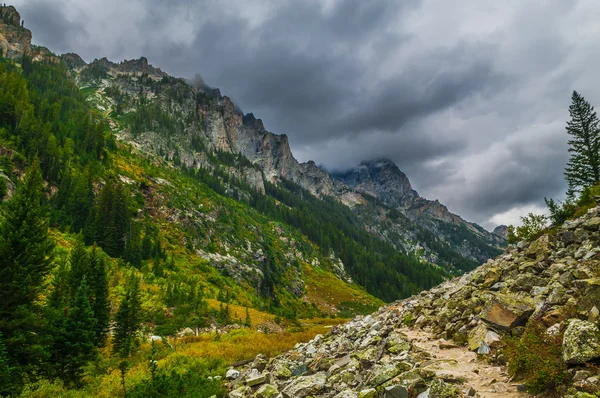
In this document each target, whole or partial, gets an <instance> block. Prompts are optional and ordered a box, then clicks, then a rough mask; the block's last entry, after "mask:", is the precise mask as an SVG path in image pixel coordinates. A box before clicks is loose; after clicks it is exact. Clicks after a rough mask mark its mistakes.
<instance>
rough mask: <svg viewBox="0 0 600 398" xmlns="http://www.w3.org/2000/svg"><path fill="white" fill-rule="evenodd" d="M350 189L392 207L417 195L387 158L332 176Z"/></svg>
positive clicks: (362, 163)
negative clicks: (373, 197) (375, 198)
mask: <svg viewBox="0 0 600 398" xmlns="http://www.w3.org/2000/svg"><path fill="white" fill-rule="evenodd" d="M333 176H334V178H336V179H337V180H339V181H342V182H343V183H345V184H346V185H349V186H350V187H352V188H354V189H356V190H358V191H361V192H364V193H367V194H369V195H371V196H375V197H377V198H380V199H381V200H382V201H383V202H384V203H386V204H388V205H392V206H398V205H404V204H406V203H408V202H410V201H411V200H412V199H414V198H417V197H418V196H419V194H418V193H417V191H415V190H414V189H412V186H411V185H410V181H409V180H408V177H407V176H406V174H404V173H403V172H402V171H401V170H400V169H399V168H398V166H397V165H396V164H395V163H394V162H392V161H391V160H389V159H387V158H376V159H373V160H366V161H362V162H360V164H359V165H358V166H357V167H355V168H353V169H350V170H348V171H346V172H342V173H337V174H334V175H333Z"/></svg>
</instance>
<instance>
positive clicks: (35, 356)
mask: <svg viewBox="0 0 600 398" xmlns="http://www.w3.org/2000/svg"><path fill="white" fill-rule="evenodd" d="M44 199H45V198H44V195H43V192H42V174H41V171H40V168H39V165H38V162H37V161H34V163H33V165H32V166H31V167H29V168H28V169H27V170H26V173H25V178H24V179H23V182H22V183H21V185H20V186H19V187H18V189H17V192H16V194H15V196H14V197H13V198H12V199H11V200H10V201H8V203H7V206H6V216H5V220H4V223H3V224H2V225H1V226H0V332H1V333H2V334H3V336H4V343H5V345H6V349H7V355H8V358H9V361H10V363H11V366H16V365H19V367H20V368H19V369H20V370H21V371H24V372H28V371H33V370H35V366H36V364H37V363H39V361H40V360H41V359H43V358H45V357H46V356H47V355H48V353H47V350H46V348H45V342H44V341H43V338H44V333H43V327H44V323H43V322H44V321H43V317H42V315H41V312H42V311H41V307H40V306H39V305H38V304H37V299H38V298H39V294H40V289H41V287H42V283H43V281H44V279H45V278H46V276H47V275H48V272H49V271H50V266H51V256H52V252H53V249H54V243H53V241H52V239H51V238H50V237H49V235H48V217H47V208H46V206H45V203H44Z"/></svg>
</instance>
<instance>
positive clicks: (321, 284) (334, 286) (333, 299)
mask: <svg viewBox="0 0 600 398" xmlns="http://www.w3.org/2000/svg"><path fill="white" fill-rule="evenodd" d="M302 272H303V273H304V275H305V278H306V279H305V280H306V285H307V288H306V290H307V294H306V300H307V301H308V302H310V303H313V304H315V305H316V306H317V307H318V308H319V309H320V310H321V311H324V312H326V313H330V314H336V313H338V311H339V309H340V308H339V307H340V305H342V304H345V303H348V302H355V303H357V304H366V305H370V306H372V307H374V308H377V307H379V306H382V305H383V301H381V300H379V299H377V298H374V297H372V296H370V295H369V294H368V293H367V292H365V291H364V290H363V289H362V288H361V287H359V286H358V285H354V284H352V285H350V284H348V283H346V282H344V281H342V280H340V279H339V278H338V277H336V276H335V275H333V274H332V273H331V272H327V271H325V270H323V269H321V268H317V267H313V266H310V265H308V264H305V265H304V266H303V267H302Z"/></svg>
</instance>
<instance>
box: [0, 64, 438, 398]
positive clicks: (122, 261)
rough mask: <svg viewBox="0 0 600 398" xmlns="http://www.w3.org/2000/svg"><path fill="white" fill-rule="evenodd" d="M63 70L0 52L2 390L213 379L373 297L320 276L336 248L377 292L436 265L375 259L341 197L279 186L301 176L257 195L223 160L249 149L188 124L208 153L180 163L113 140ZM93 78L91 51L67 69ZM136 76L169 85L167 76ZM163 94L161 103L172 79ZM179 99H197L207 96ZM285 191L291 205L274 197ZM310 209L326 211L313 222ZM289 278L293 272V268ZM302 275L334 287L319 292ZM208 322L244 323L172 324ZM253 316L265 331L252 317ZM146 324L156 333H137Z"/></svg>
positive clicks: (171, 387)
mask: <svg viewBox="0 0 600 398" xmlns="http://www.w3.org/2000/svg"><path fill="white" fill-rule="evenodd" d="M68 76H69V74H68V73H67V70H66V67H65V66H64V65H62V64H55V63H46V62H33V61H32V59H31V58H29V57H28V56H24V57H23V59H22V60H21V61H20V62H19V63H15V62H13V61H11V60H6V59H1V60H0V115H1V117H0V148H2V150H3V151H2V153H8V154H10V156H3V157H1V158H0V166H1V167H2V170H3V173H4V174H6V175H7V176H8V177H9V178H10V179H11V180H12V181H14V182H15V183H16V184H17V191H16V194H15V195H14V196H13V197H12V198H11V199H10V200H7V201H5V202H3V203H2V204H1V206H0V231H1V232H2V234H1V236H0V254H1V255H2V258H1V259H0V276H1V278H0V296H1V297H0V299H1V303H0V394H2V395H8V394H12V395H14V396H19V394H21V395H22V396H49V395H55V396H107V397H108V396H111V397H112V396H119V395H121V396H122V395H124V394H125V393H126V394H127V396H168V395H167V394H172V395H173V396H204V395H208V396H210V395H213V394H214V395H217V396H223V393H224V392H223V389H222V386H221V383H220V382H219V381H218V380H217V379H214V380H213V381H211V380H210V379H208V376H216V375H219V376H223V375H224V372H225V370H226V363H228V362H227V361H229V362H230V361H233V360H241V359H248V358H250V357H252V356H255V355H256V354H258V353H259V352H262V353H265V354H276V353H279V352H281V351H283V350H287V349H290V348H291V347H293V346H294V344H296V343H297V342H299V341H307V340H309V339H310V338H312V337H313V336H314V335H315V334H317V333H324V332H326V329H325V327H324V325H325V324H327V323H328V322H331V323H329V324H336V323H339V322H341V321H343V318H340V316H343V317H346V316H348V317H349V316H352V315H354V314H356V313H359V312H366V311H370V310H371V309H374V308H377V307H378V306H380V305H381V304H382V302H381V301H380V300H378V299H376V298H374V297H373V296H371V295H369V294H368V293H367V292H366V291H365V289H364V288H362V287H360V286H359V285H357V284H355V283H348V282H344V281H343V280H342V279H340V278H338V277H336V276H335V275H334V273H333V270H334V266H336V265H337V262H338V260H337V258H336V257H335V256H339V257H342V258H344V259H345V258H347V259H348V265H346V266H347V268H348V270H349V272H350V274H351V275H352V276H353V277H355V278H356V279H359V282H363V281H365V282H366V281H375V280H376V279H377V278H378V277H381V278H384V279H385V278H386V276H385V275H389V276H390V278H389V279H390V282H389V283H388V285H383V286H381V287H379V288H375V286H374V282H371V286H369V290H371V291H373V292H375V293H376V294H379V295H380V296H382V297H387V298H397V297H400V295H407V294H411V293H413V292H416V291H418V290H419V289H421V288H422V287H423V286H425V284H427V285H430V284H433V283H437V282H438V281H439V280H441V275H442V274H441V272H440V271H439V270H437V269H434V268H432V267H429V266H424V265H422V264H420V263H418V262H416V261H415V260H414V259H411V258H409V257H406V256H403V255H400V254H396V257H394V258H392V260H393V261H394V262H397V265H394V268H393V271H391V273H389V274H385V275H384V274H382V273H381V270H382V269H384V268H385V266H386V264H385V261H386V260H385V257H386V255H387V253H388V252H391V250H393V249H391V248H390V247H387V246H385V245H380V244H379V243H378V242H377V241H376V240H375V239H374V238H372V237H370V236H368V235H367V234H366V233H365V232H364V231H362V230H361V227H360V225H359V223H358V222H357V221H356V220H355V218H353V217H354V216H353V215H352V214H350V213H348V212H347V211H346V210H345V208H343V207H341V206H340V205H338V204H336V203H332V202H331V201H327V202H326V203H323V204H319V203H318V201H317V200H316V199H315V198H314V197H312V196H310V195H309V194H308V193H307V192H302V195H306V198H307V200H308V199H310V201H311V202H310V205H307V206H304V205H302V204H301V203H297V202H294V201H293V200H292V199H291V195H292V192H293V193H298V192H300V191H298V189H299V188H298V187H296V186H294V185H293V184H291V183H284V184H285V186H284V187H282V188H278V187H275V186H270V187H269V192H268V193H267V195H266V196H265V195H261V194H258V193H257V192H256V190H255V189H254V188H252V187H250V186H249V185H248V184H246V183H244V182H243V181H242V180H239V179H237V178H235V177H233V176H232V175H231V174H230V172H231V170H244V169H249V168H252V169H254V170H256V167H255V166H253V165H252V164H251V163H250V162H249V161H248V160H247V159H246V158H244V157H243V156H241V155H236V154H230V153H223V152H218V151H217V152H210V151H207V149H206V146H205V145H204V143H203V141H202V140H201V139H200V138H199V137H198V136H194V137H195V138H194V139H193V140H192V146H193V147H194V150H197V151H205V155H206V158H207V159H209V161H210V163H211V164H212V165H214V167H212V168H187V167H186V166H185V165H184V164H183V162H180V161H179V158H178V155H177V154H176V153H174V152H172V153H170V154H167V153H165V156H164V158H160V157H158V156H152V155H147V154H146V155H145V154H141V153H139V152H137V151H134V150H133V149H132V148H131V147H129V146H127V145H124V144H122V143H118V142H117V141H116V140H115V137H114V135H113V133H112V132H111V131H110V130H108V128H107V126H108V125H109V123H107V121H106V119H105V118H106V113H105V112H104V111H102V112H101V111H98V110H94V109H93V108H91V107H90V105H89V103H88V101H87V96H86V93H85V92H84V91H83V90H80V89H78V88H77V86H76V85H75V84H74V83H73V81H71V80H70V78H69V77H68ZM106 77H107V74H106V70H103V69H102V68H97V70H90V71H89V72H86V73H84V76H83V77H82V79H88V80H89V81H94V80H98V79H103V78H106ZM147 83H148V84H149V85H152V87H153V88H152V89H155V90H167V89H169V88H170V87H171V85H175V86H177V87H182V86H181V85H180V82H179V81H177V80H172V79H166V80H163V81H153V80H152V79H149V80H148V82H147ZM185 87H187V86H185ZM182 90H183V91H185V89H182ZM87 91H89V92H90V93H94V94H93V95H96V94H95V91H96V89H88V90H87ZM109 91H110V90H109ZM112 95H113V96H117V97H119V96H120V97H119V98H121V100H120V101H121V107H122V108H124V107H126V106H128V105H131V104H134V106H140V109H145V108H144V106H147V108H148V109H149V110H152V109H154V108H153V107H154V105H153V103H152V102H148V103H147V104H146V105H144V104H142V103H140V102H139V99H138V100H137V101H138V102H127V101H129V100H128V99H127V95H129V94H127V95H121V94H118V93H117V92H116V91H115V90H113V92H112ZM169 96H170V98H171V100H172V101H173V103H174V104H175V103H176V101H180V100H181V96H182V92H181V90H179V91H178V90H171V91H169ZM194 101H195V102H196V104H198V106H199V107H200V106H212V105H211V99H210V97H207V96H204V95H197V96H195V97H194ZM161 109H163V108H161ZM118 113H119V112H117V114H118ZM150 113H152V112H150ZM134 114H135V112H133V114H131V117H125V116H124V115H121V114H118V120H113V121H111V122H117V123H124V124H125V125H132V126H133V125H135V124H136V123H137V124H138V125H139V128H140V132H143V130H144V129H146V128H149V126H150V124H148V125H145V124H144V123H146V122H148V123H151V126H152V127H153V128H158V129H159V130H160V129H162V130H161V131H162V132H163V133H164V134H170V133H172V132H174V131H176V130H177V129H179V127H181V126H179V125H177V124H176V125H173V123H179V122H180V121H179V120H180V119H177V118H172V117H165V118H164V119H163V121H161V122H158V123H157V124H155V123H154V122H153V118H154V116H155V115H159V116H160V114H158V113H152V114H151V115H150V114H148V115H146V116H147V117H148V119H149V120H150V121H148V120H142V119H140V118H139V116H138V117H135V116H134ZM199 120H200V117H198V118H197V119H196V122H198V121H199ZM174 126H175V127H174ZM174 128H175V129H174ZM168 147H169V145H168V144H167V145H166V146H165V151H166V150H167V148H168ZM176 165H179V167H174V166H176ZM21 175H23V178H17V177H18V176H21ZM0 181H2V182H6V179H5V178H3V177H0ZM5 189H6V187H5V188H4V190H5ZM275 195H278V197H279V199H275V198H274V196H275ZM286 195H288V196H286ZM282 200H286V201H287V202H288V203H289V206H290V207H289V209H290V211H289V212H283V211H282V209H280V208H278V205H276V203H281V201H282ZM330 202H331V203H330ZM311 212H314V213H315V214H317V215H324V214H326V213H330V214H328V215H327V218H326V220H327V223H323V224H320V221H319V220H318V218H316V217H315V215H314V214H313V215H311V214H309V213H311ZM304 222H307V225H303V223H304ZM308 227H310V228H311V229H309V228H308ZM338 229H343V232H339V231H337V230H338ZM328 234H329V235H331V236H327V235H328ZM363 245H364V246H365V247H362V246H363ZM256 253H261V255H256ZM290 253H296V254H294V255H292V256H290V255H289V254H290ZM332 253H335V256H331V254H332ZM209 255H219V256H222V257H225V258H235V259H236V260H237V261H240V262H242V263H243V264H248V271H246V272H247V273H246V274H243V275H236V274H235V271H236V270H237V269H238V268H239V267H238V266H232V267H229V268H228V267H227V266H224V267H223V268H221V269H220V270H218V269H217V268H216V267H213V266H210V264H209V262H208V261H207V260H206V257H207V256H209ZM371 257H372V258H371ZM238 259H239V260H238ZM344 261H345V260H344ZM371 266H373V270H371V271H369V269H368V267H371ZM259 271H260V272H259ZM403 272H406V273H407V274H406V275H404V274H403ZM309 274H310V275H309ZM421 276H422V277H423V280H422V281H418V280H415V281H412V280H410V279H411V278H412V277H415V278H419V277H421ZM301 279H304V280H306V285H304V284H303V283H296V284H294V283H295V281H299V280H301ZM323 284H324V285H323ZM317 285H318V286H327V287H329V286H331V290H330V292H331V294H330V295H329V293H328V292H329V290H328V289H323V288H319V289H316V288H315V287H314V286H317ZM304 298H306V300H305V299H304ZM318 317H326V318H325V320H319V318H318ZM329 317H337V318H336V319H331V321H329V320H328V319H329ZM301 318H311V319H307V320H302V319H301ZM111 322H114V331H113V332H114V333H113V335H112V336H108V325H109V324H110V323H111ZM215 323H216V324H218V325H219V326H220V327H224V326H226V325H227V324H230V323H236V324H239V325H242V324H245V325H246V327H249V329H244V330H240V331H237V332H230V333H223V334H221V335H220V338H219V340H218V341H215V340H214V335H212V334H211V335H210V336H206V335H203V334H202V333H201V334H200V336H198V337H194V338H184V339H181V338H178V339H177V340H174V336H175V335H176V334H177V332H179V331H180V330H182V329H184V328H192V330H195V329H196V328H198V330H200V331H201V328H203V327H205V326H208V325H211V324H215ZM257 326H260V327H263V328H266V330H276V331H277V333H276V334H273V335H271V334H264V333H258V332H256V331H254V330H252V329H253V328H255V327H257ZM287 330H289V331H287ZM150 334H154V335H160V336H164V340H163V341H164V343H163V344H157V347H154V348H150V347H149V346H148V344H147V343H145V341H146V340H147V338H148V336H149V335H150ZM194 339H196V340H194ZM148 358H152V361H153V362H152V363H153V365H152V366H150V367H149V366H148V362H149V359H148ZM154 361H156V362H154ZM149 386H151V387H149Z"/></svg>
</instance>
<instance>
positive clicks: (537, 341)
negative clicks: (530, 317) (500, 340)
mask: <svg viewBox="0 0 600 398" xmlns="http://www.w3.org/2000/svg"><path fill="white" fill-rule="evenodd" d="M505 341H506V354H507V358H508V371H509V373H510V374H511V375H512V376H517V377H518V378H519V379H520V380H522V381H523V382H524V383H525V386H526V387H527V391H529V392H531V393H534V394H540V393H547V394H557V396H562V395H560V394H559V393H560V392H561V388H562V387H563V386H565V385H566V384H568V382H569V381H570V378H571V376H570V375H569V373H568V372H567V365H566V364H565V363H564V362H563V360H562V336H561V335H557V336H549V335H548V334H547V333H546V328H545V327H544V326H543V325H540V324H537V323H535V322H533V321H532V322H529V323H528V324H527V327H526V328H525V332H524V333H523V335H522V336H520V337H507V338H506V339H505Z"/></svg>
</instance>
